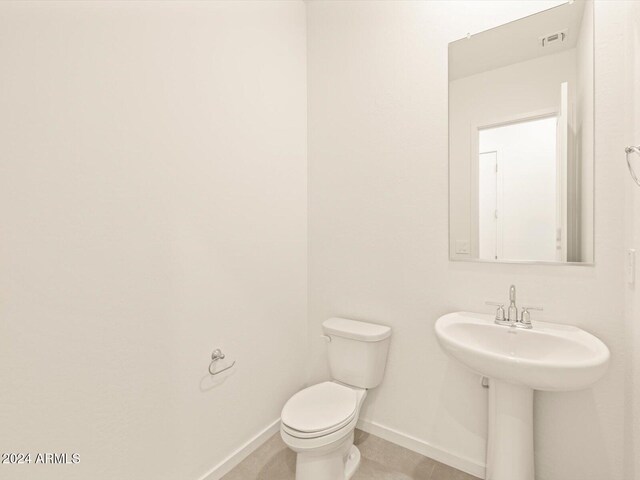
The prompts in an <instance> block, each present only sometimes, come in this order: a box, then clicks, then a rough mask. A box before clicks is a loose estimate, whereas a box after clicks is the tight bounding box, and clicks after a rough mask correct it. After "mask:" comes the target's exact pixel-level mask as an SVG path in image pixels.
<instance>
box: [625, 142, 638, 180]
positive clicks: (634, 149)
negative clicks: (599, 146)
mask: <svg viewBox="0 0 640 480" xmlns="http://www.w3.org/2000/svg"><path fill="white" fill-rule="evenodd" d="M624 152H625V153H626V154H627V166H628V167H629V173H630V174H631V177H632V178H633V180H634V182H636V183H637V184H638V185H639V186H640V178H638V175H636V172H635V171H634V170H633V167H632V166H631V160H630V159H629V156H630V155H631V154H632V153H636V154H638V155H640V146H638V147H633V146H631V147H627V148H625V149H624Z"/></svg>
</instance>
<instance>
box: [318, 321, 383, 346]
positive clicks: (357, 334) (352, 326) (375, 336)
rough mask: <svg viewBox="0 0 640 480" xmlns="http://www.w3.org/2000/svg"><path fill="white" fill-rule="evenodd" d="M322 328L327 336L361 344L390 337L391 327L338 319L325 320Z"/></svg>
mask: <svg viewBox="0 0 640 480" xmlns="http://www.w3.org/2000/svg"><path fill="white" fill-rule="evenodd" d="M322 328H323V329H324V333H326V334H327V335H335V336H336V337H344V338H352V339H353V340H360V341H361V342H379V341H380V340H384V339H385V338H387V337H389V336H390V335H391V327H387V326H385V325H377V324H375V323H369V322H360V321H358V320H349V319H348V318H340V317H333V318H329V319H328V320H325V321H324V322H323V323H322Z"/></svg>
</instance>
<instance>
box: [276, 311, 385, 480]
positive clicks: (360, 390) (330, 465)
mask: <svg viewBox="0 0 640 480" xmlns="http://www.w3.org/2000/svg"><path fill="white" fill-rule="evenodd" d="M322 329H323V330H324V333H325V335H324V336H325V338H326V339H327V340H328V354H329V368H330V370H331V377H332V380H331V381H330V382H323V383H318V384H317V385H313V386H311V387H308V388H305V389H304V390H301V391H299V392H298V393H296V394H295V395H294V396H293V397H291V398H290V399H289V401H288V402H287V403H286V404H285V406H284V408H283V409H282V416H281V422H280V434H281V435H282V439H283V440H284V443H286V444H287V446H288V447H289V448H291V449H292V450H293V451H294V452H296V453H297V458H296V480H349V479H350V478H351V477H352V476H353V474H354V473H355V471H356V469H357V468H358V465H359V464H360V452H359V451H358V448H357V447H356V446H355V445H354V444H353V431H354V429H355V427H356V423H357V421H358V416H359V415H360V407H361V406H362V403H363V402H364V399H365V397H366V396H367V390H368V389H370V388H375V387H377V386H378V385H379V384H380V382H381V381H382V377H383V376H384V368H385V365H386V362H387V352H388V351H389V341H390V338H389V337H390V336H391V328H389V327H385V326H383V325H375V324H373V323H367V322H358V321H355V320H347V319H345V318H330V319H329V320H326V321H325V322H324V323H323V324H322Z"/></svg>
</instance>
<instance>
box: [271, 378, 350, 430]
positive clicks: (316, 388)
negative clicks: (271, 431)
mask: <svg viewBox="0 0 640 480" xmlns="http://www.w3.org/2000/svg"><path fill="white" fill-rule="evenodd" d="M358 403H359V396H358V392H357V391H356V390H354V389H352V388H349V387H347V386H344V385H340V384H339V383H335V382H323V383H319V384H317V385H313V386H311V387H308V388H305V389H304V390H301V391H299V392H298V393H296V394H295V395H294V396H293V397H291V398H290V399H289V401H288V402H287V403H286V404H285V406H284V408H283V409H282V415H281V418H282V428H283V430H285V431H286V433H288V434H289V435H291V436H293V437H296V438H318V437H322V436H325V435H329V434H331V433H333V432H336V431H338V430H340V429H342V428H344V427H345V426H347V425H349V424H350V423H351V422H352V421H353V420H354V418H355V417H356V415H357V413H358Z"/></svg>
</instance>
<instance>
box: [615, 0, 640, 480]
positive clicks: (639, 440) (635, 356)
mask: <svg viewBox="0 0 640 480" xmlns="http://www.w3.org/2000/svg"><path fill="white" fill-rule="evenodd" d="M625 6H626V18H627V24H626V31H625V33H626V37H625V51H626V63H625V65H626V68H625V70H624V75H625V76H624V78H625V82H624V85H623V87H624V88H623V91H624V95H625V99H626V102H625V106H626V109H625V110H624V111H623V112H624V115H623V116H622V118H621V123H622V124H623V125H625V126H626V131H625V139H624V145H625V146H626V145H640V82H639V81H638V79H639V78H640V3H638V2H628V3H627V4H626V5H625ZM620 155H622V154H620ZM634 162H635V167H636V171H638V169H640V159H639V158H635V159H634ZM623 168H625V167H623ZM624 181H625V187H626V195H627V196H626V202H625V219H626V227H627V228H626V239H625V246H626V247H627V248H634V249H635V250H636V252H637V253H636V255H637V256H638V257H640V187H638V186H637V185H636V184H635V183H633V180H632V179H631V177H630V176H629V175H628V174H626V175H625V180H624ZM637 262H638V263H637V264H636V269H635V274H636V281H635V284H634V285H628V286H627V299H626V306H627V311H626V320H627V323H626V338H627V348H628V352H629V354H628V356H627V359H628V361H627V388H626V389H625V395H626V413H627V415H628V416H629V418H628V420H627V422H626V427H627V429H626V432H625V433H626V436H625V452H626V457H627V462H626V474H625V478H627V479H630V480H637V479H640V455H638V448H640V322H639V320H640V268H639V267H638V264H640V258H638V260H637Z"/></svg>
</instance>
